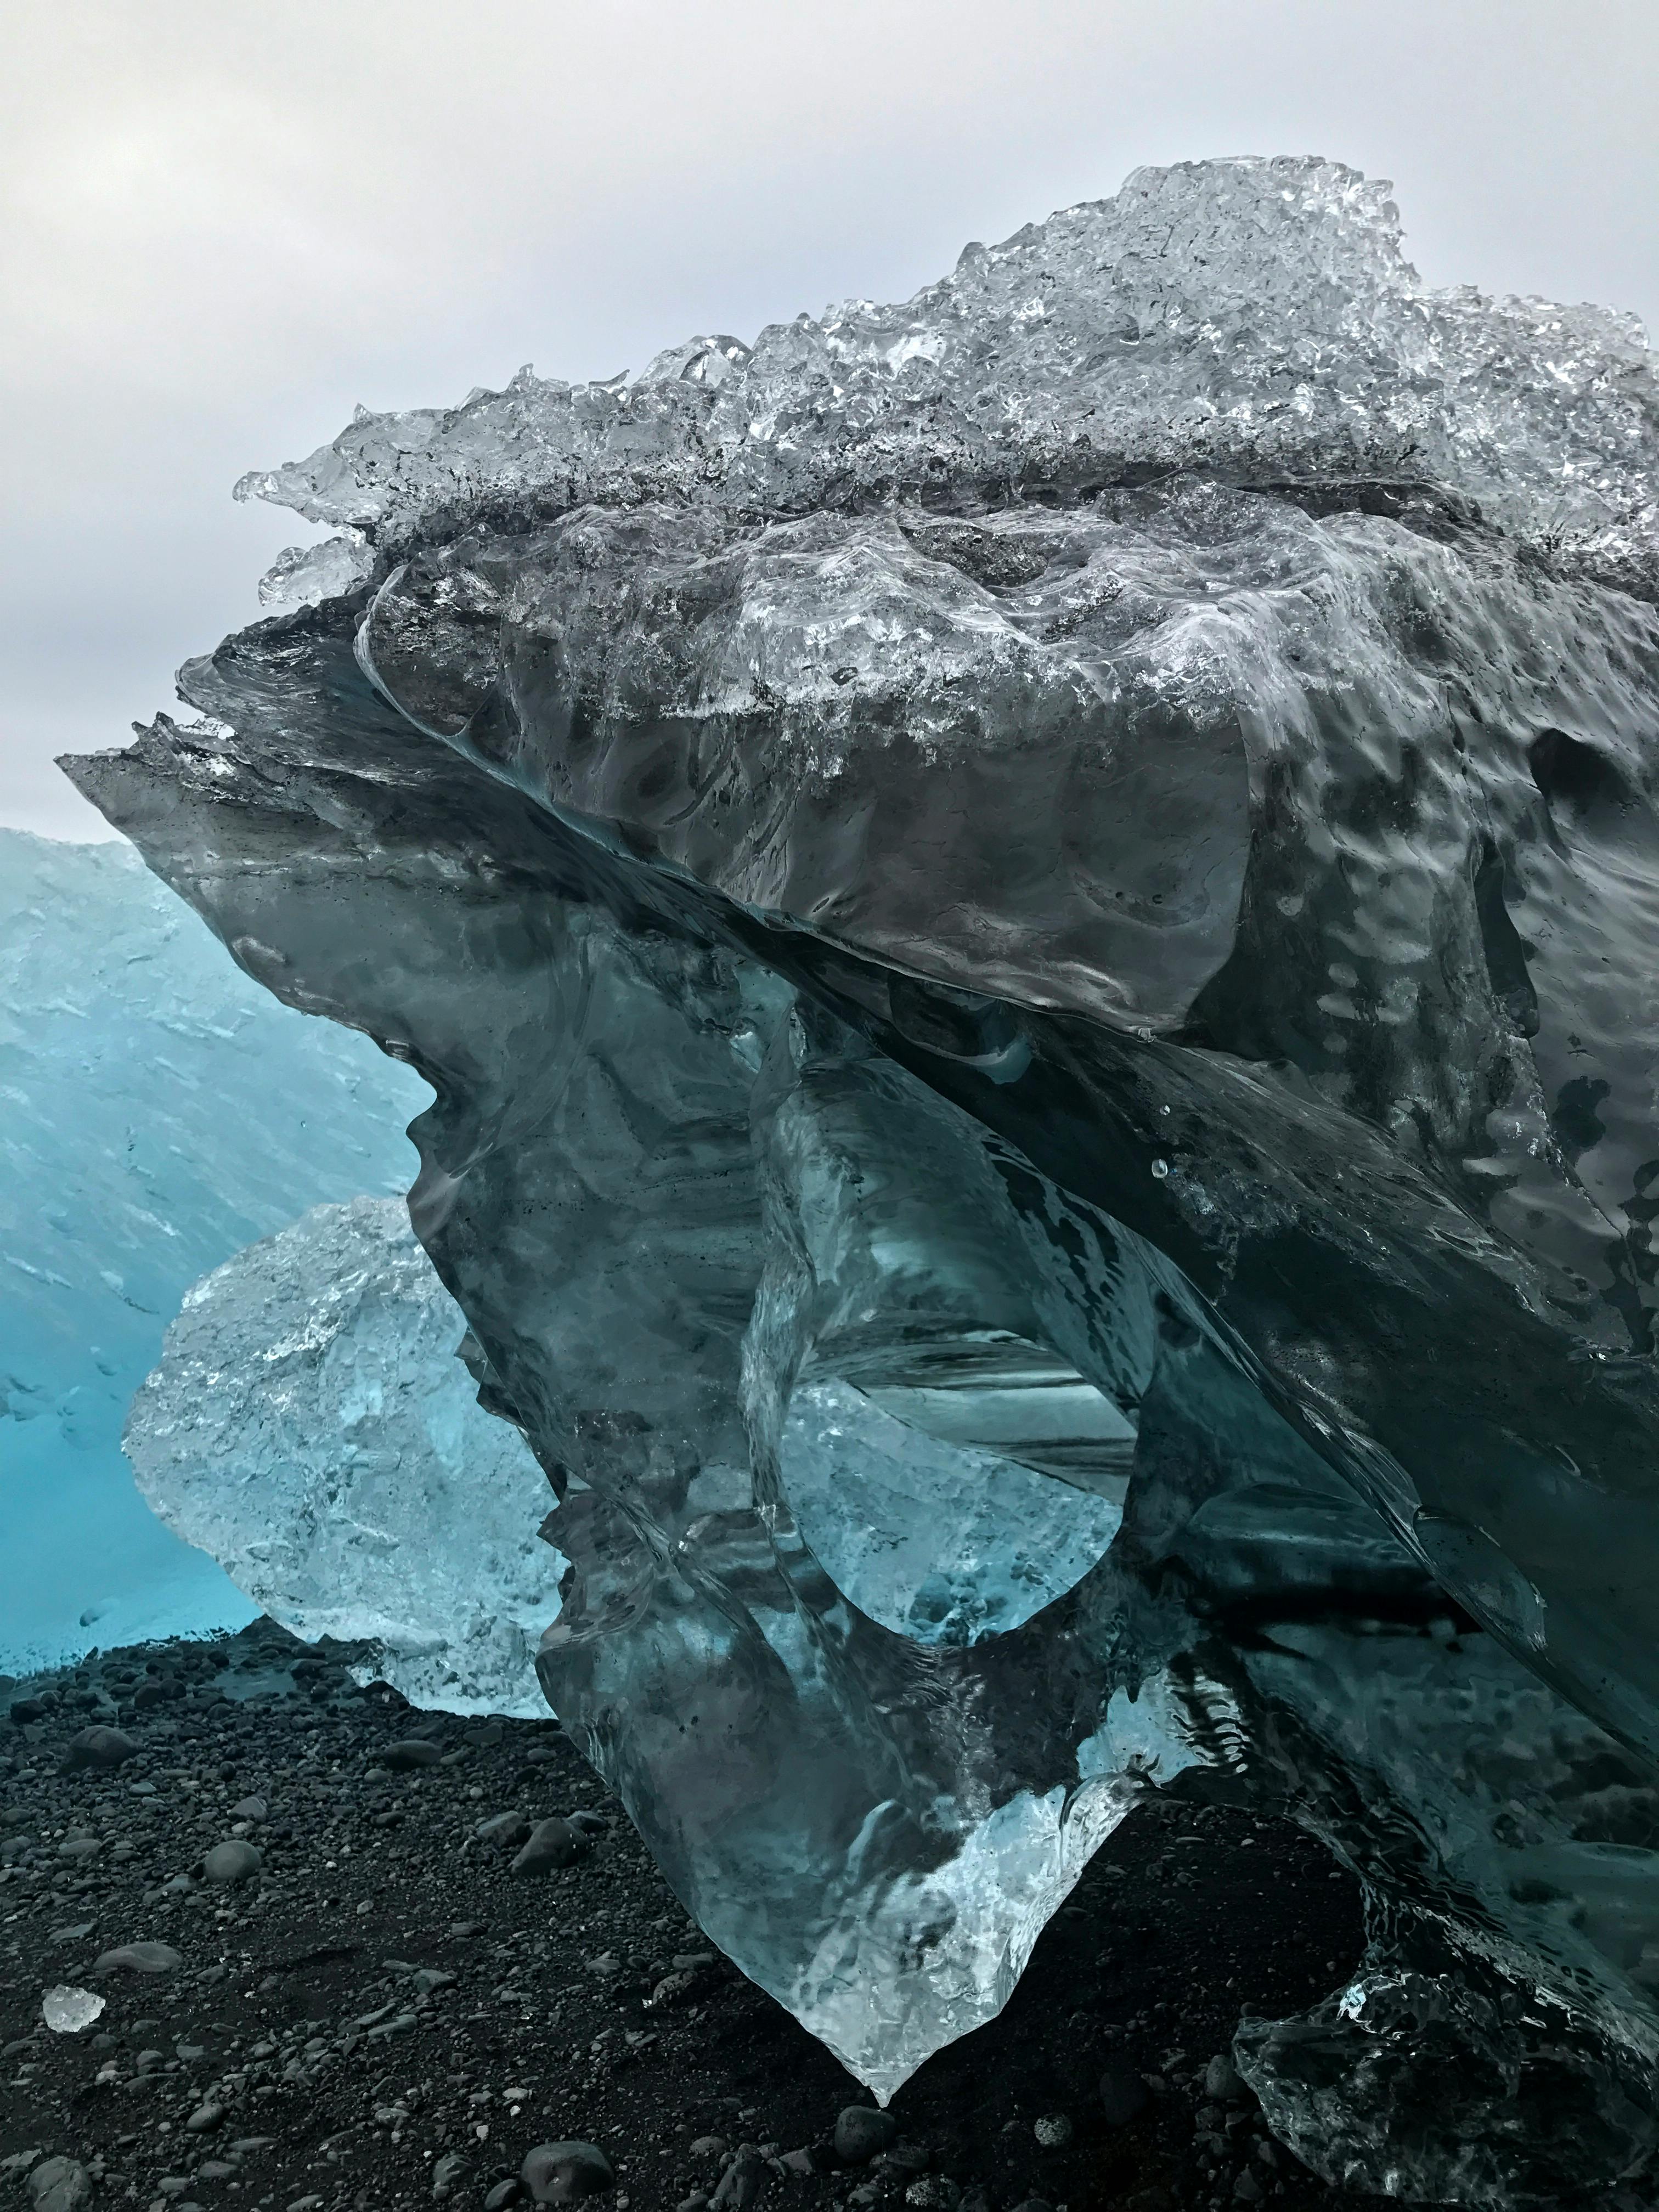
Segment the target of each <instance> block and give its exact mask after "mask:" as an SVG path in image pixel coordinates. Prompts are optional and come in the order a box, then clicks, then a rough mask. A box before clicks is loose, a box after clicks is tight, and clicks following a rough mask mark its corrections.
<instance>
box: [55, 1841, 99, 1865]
mask: <svg viewBox="0 0 1659 2212" xmlns="http://www.w3.org/2000/svg"><path fill="white" fill-rule="evenodd" d="M103 1848H104V1847H103V1845H102V1844H100V1842H99V1840H98V1838H97V1837H96V1836H65V1837H64V1840H63V1842H62V1843H61V1844H58V1857H59V1858H60V1859H69V1860H70V1861H72V1862H73V1863H75V1864H76V1865H79V1866H84V1865H85V1863H87V1861H88V1859H95V1858H96V1857H97V1856H98V1854H99V1853H100V1851H101V1850H103Z"/></svg>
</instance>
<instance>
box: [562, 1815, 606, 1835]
mask: <svg viewBox="0 0 1659 2212" xmlns="http://www.w3.org/2000/svg"><path fill="white" fill-rule="evenodd" d="M564 1817H565V1819H566V1820H568V1823H569V1824H570V1826H572V1827H573V1828H574V1829H575V1830H576V1831H577V1832H578V1833H579V1834H580V1835H584V1836H602V1835H604V1833H605V1830H606V1829H607V1828H608V1827H609V1826H611V1823H610V1821H609V1820H606V1819H605V1815H604V1814H603V1813H589V1812H586V1811H583V1812H580V1813H567V1814H565V1816H564Z"/></svg>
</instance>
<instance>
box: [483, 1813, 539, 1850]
mask: <svg viewBox="0 0 1659 2212" xmlns="http://www.w3.org/2000/svg"><path fill="white" fill-rule="evenodd" d="M472 1832H473V1834H474V1835H475V1836H476V1837H477V1838H478V1841H479V1842H480V1843H481V1844H495V1845H496V1846H497V1847H498V1848H499V1849H500V1850H504V1851H516V1850H518V1848H519V1845H520V1844H522V1843H527V1842H528V1841H529V1838H530V1822H529V1820H527V1819H526V1816H525V1814H522V1813H492V1814H490V1816H489V1819H488V1820H480V1821H479V1823H478V1825H477V1827H476V1828H474V1830H473V1831H472Z"/></svg>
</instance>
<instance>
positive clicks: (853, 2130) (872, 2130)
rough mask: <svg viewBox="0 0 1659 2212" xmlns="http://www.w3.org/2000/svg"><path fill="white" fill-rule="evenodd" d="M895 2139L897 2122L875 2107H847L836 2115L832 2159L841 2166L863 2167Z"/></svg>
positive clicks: (889, 2114)
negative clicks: (834, 2157)
mask: <svg viewBox="0 0 1659 2212" xmlns="http://www.w3.org/2000/svg"><path fill="white" fill-rule="evenodd" d="M897 2138H898V2122H897V2121H896V2119H895V2118H893V2116H892V2114H891V2113H890V2112H883V2111H882V2110H881V2109H880V2107H879V2106H876V2105H848V2106H845V2107H844V2108H843V2110H842V2111H841V2112H837V2113H836V2157H837V2158H838V2159H839V2160H841V2162H842V2165H843V2166H865V2165H867V2164H868V2162H869V2161H870V2160H871V2159H872V2158H873V2157H874V2156H875V2155H876V2154H877V2152H878V2151H884V2150H887V2149H889V2148H890V2147H891V2145H892V2144H893V2143H894V2142H896V2140H897Z"/></svg>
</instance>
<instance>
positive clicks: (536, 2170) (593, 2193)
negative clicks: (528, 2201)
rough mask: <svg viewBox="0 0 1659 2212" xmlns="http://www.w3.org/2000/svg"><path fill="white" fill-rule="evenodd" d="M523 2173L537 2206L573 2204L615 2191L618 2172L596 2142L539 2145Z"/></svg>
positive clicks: (522, 2170)
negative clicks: (607, 2191) (583, 2198)
mask: <svg viewBox="0 0 1659 2212" xmlns="http://www.w3.org/2000/svg"><path fill="white" fill-rule="evenodd" d="M520 2177H521V2179H523V2182H524V2185H525V2187H526V2189H527V2190H528V2191H530V2193H531V2195H532V2197H534V2198H535V2200H536V2202H537V2203H538V2204H574V2203H577V2202H578V2201H579V2200H580V2198H582V2197H598V2196H600V2195H602V2194H603V2192H604V2191H605V2190H607V2189H614V2188H615V2186H616V2183H617V2171H616V2168H615V2167H614V2166H612V2165H611V2161H610V2160H609V2159H608V2158H607V2157H606V2156H605V2153H604V2152H603V2151H602V2150H601V2149H599V2146H598V2145H597V2144H596V2143H589V2142H551V2143H538V2144H537V2145H536V2148H534V2150H532V2152H530V2154H528V2156H527V2157H526V2160H525V2162H524V2164H523V2166H521V2167H520Z"/></svg>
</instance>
